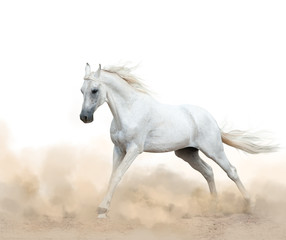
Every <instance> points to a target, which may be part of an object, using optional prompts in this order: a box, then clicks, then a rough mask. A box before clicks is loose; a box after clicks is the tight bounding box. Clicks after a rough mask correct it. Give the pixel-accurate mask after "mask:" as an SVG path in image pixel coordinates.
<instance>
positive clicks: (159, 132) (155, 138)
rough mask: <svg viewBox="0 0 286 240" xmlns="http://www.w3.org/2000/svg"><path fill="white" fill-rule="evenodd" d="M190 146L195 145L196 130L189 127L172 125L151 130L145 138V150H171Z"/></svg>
mask: <svg viewBox="0 0 286 240" xmlns="http://www.w3.org/2000/svg"><path fill="white" fill-rule="evenodd" d="M189 146H193V147H195V142H194V131H192V129H190V128H189V127H188V128H187V129H186V128H184V127H183V126H176V127H175V128H174V127H172V126H170V127H169V128H158V129H155V130H152V131H150V133H149V134H148V136H147V137H146V140H145V144H144V151H145V152H170V151H175V150H178V149H181V148H185V147H189Z"/></svg>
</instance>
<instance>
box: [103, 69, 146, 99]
mask: <svg viewBox="0 0 286 240" xmlns="http://www.w3.org/2000/svg"><path fill="white" fill-rule="evenodd" d="M134 69H136V66H135V67H127V66H126V65H121V66H114V65H113V66H107V67H104V68H103V70H104V71H106V72H109V73H115V74H117V75H118V76H119V77H121V78H122V79H123V80H125V81H126V82H127V83H128V84H129V85H130V86H132V87H133V88H134V89H136V90H137V91H140V92H143V93H146V94H151V92H150V90H149V89H148V88H147V87H146V85H145V84H144V83H143V82H142V81H141V80H140V79H139V78H138V77H137V76H135V75H134V74H133V73H132V72H133V70H134Z"/></svg>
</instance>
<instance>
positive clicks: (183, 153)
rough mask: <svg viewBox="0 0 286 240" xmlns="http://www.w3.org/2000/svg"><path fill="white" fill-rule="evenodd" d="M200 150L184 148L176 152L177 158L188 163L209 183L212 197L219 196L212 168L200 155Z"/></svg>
mask: <svg viewBox="0 0 286 240" xmlns="http://www.w3.org/2000/svg"><path fill="white" fill-rule="evenodd" d="M198 152H199V151H198V149H196V148H192V147H188V148H183V149H179V150H177V151H175V154H176V156H177V157H179V158H181V159H183V160H184V161H186V162H187V163H188V164H189V165H190V166H191V167H192V168H194V169H195V170H197V171H198V172H200V173H201V174H202V175H203V176H204V178H205V179H206V180H207V183H208V185H209V189H210V192H211V195H212V196H213V197H216V196H217V191H216V186H215V182H214V175H213V170H212V168H211V167H210V166H209V165H208V164H207V163H206V162H204V161H203V160H202V159H201V158H200V156H199V153H198Z"/></svg>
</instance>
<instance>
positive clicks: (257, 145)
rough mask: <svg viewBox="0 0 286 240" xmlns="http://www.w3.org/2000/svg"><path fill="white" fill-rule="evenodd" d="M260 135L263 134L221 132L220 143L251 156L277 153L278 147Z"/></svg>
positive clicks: (236, 131)
mask: <svg viewBox="0 0 286 240" xmlns="http://www.w3.org/2000/svg"><path fill="white" fill-rule="evenodd" d="M262 135H263V132H256V133H250V132H247V131H241V130H232V131H230V132H223V131H222V130H221V139H222V142H223V143H225V144H227V145H229V146H232V147H234V148H238V149H240V150H242V151H245V152H248V153H251V154H257V153H269V152H275V151H278V149H279V147H278V145H277V144H273V143H271V142H272V141H271V140H270V139H269V138H264V137H262Z"/></svg>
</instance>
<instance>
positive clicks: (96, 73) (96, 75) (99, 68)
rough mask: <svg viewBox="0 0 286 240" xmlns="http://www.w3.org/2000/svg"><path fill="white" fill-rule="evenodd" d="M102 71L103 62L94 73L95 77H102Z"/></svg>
mask: <svg viewBox="0 0 286 240" xmlns="http://www.w3.org/2000/svg"><path fill="white" fill-rule="evenodd" d="M100 71H101V64H99V66H98V69H97V71H96V72H95V74H94V77H95V78H99V77H100Z"/></svg>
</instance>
